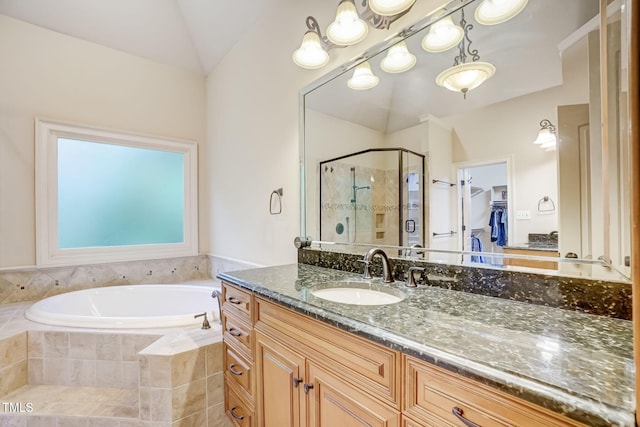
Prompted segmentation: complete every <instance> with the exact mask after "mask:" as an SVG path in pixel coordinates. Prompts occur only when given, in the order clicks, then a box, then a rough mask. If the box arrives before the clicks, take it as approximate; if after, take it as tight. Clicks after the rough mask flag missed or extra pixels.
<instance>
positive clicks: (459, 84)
mask: <svg viewBox="0 0 640 427" xmlns="http://www.w3.org/2000/svg"><path fill="white" fill-rule="evenodd" d="M495 72H496V67H494V66H493V64H490V63H488V62H467V63H465V64H460V65H456V66H453V67H451V68H447V69H446V70H444V71H443V72H441V73H440V74H438V76H437V77H436V83H437V84H438V85H440V86H443V87H446V88H447V89H449V90H452V91H454V92H462V93H464V94H466V93H467V92H468V91H470V90H471V89H475V88H477V87H478V86H480V85H481V84H482V83H484V81H485V80H487V79H489V78H491V76H493V74H494V73H495Z"/></svg>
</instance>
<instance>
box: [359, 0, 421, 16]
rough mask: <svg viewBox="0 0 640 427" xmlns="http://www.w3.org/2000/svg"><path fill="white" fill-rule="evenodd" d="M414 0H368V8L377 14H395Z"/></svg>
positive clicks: (405, 8) (403, 9) (410, 4)
mask: <svg viewBox="0 0 640 427" xmlns="http://www.w3.org/2000/svg"><path fill="white" fill-rule="evenodd" d="M415 2H416V0H369V8H370V9H371V10H372V11H373V13H376V14H378V15H382V16H391V15H397V14H399V13H402V12H404V11H406V10H408V9H409V8H410V7H411V6H413V4H414V3H415Z"/></svg>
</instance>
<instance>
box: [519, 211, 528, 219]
mask: <svg viewBox="0 0 640 427" xmlns="http://www.w3.org/2000/svg"><path fill="white" fill-rule="evenodd" d="M516 219H531V211H516Z"/></svg>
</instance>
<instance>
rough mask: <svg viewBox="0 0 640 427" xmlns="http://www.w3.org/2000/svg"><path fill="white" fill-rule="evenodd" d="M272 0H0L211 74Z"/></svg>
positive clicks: (18, 14) (56, 26)
mask: <svg viewBox="0 0 640 427" xmlns="http://www.w3.org/2000/svg"><path fill="white" fill-rule="evenodd" d="M273 1H274V0H0V14H3V15H7V16H10V17H13V18H16V19H19V20H22V21H26V22H29V23H31V24H34V25H38V26H41V27H44V28H48V29H50V30H53V31H57V32H60V33H64V34H67V35H69V36H73V37H77V38H80V39H83V40H87V41H90V42H94V43H98V44H101V45H104V46H107V47H111V48H114V49H117V50H120V51H124V52H127V53H131V54H133V55H137V56H140V57H143V58H147V59H150V60H153V61H157V62H160V63H165V64H169V65H173V66H177V67H181V68H186V69H190V70H193V71H196V72H198V73H202V74H207V73H209V72H210V71H211V70H212V69H213V67H214V66H215V65H216V64H217V63H218V62H219V61H220V59H221V58H222V57H223V56H224V55H225V54H226V53H227V52H228V51H229V50H230V49H231V48H232V47H233V45H234V44H235V43H236V42H237V41H238V40H239V38H240V37H241V36H242V34H243V31H242V29H244V28H246V27H247V26H250V25H251V24H253V23H254V22H255V21H256V20H257V19H258V18H259V17H260V15H261V14H262V12H263V11H264V10H265V8H266V7H268V6H269V4H270V3H272V2H273Z"/></svg>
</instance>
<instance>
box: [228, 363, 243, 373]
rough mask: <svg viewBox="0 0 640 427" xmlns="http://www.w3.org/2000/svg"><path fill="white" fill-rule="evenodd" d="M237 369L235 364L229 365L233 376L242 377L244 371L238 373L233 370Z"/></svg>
mask: <svg viewBox="0 0 640 427" xmlns="http://www.w3.org/2000/svg"><path fill="white" fill-rule="evenodd" d="M235 367H236V365H235V364H233V363H232V364H230V365H229V372H231V373H232V374H233V375H242V371H236V370H235V369H233V368H235Z"/></svg>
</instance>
